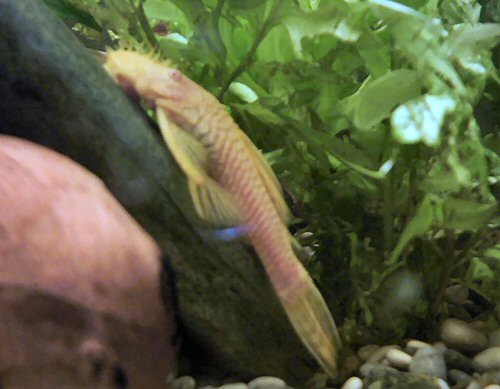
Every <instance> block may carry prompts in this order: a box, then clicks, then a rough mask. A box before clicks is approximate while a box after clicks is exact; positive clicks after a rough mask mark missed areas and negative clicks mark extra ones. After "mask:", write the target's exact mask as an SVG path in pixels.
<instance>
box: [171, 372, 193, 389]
mask: <svg viewBox="0 0 500 389" xmlns="http://www.w3.org/2000/svg"><path fill="white" fill-rule="evenodd" d="M195 387H196V381H195V379H194V378H193V377H190V376H188V375H186V376H182V377H178V378H176V379H175V380H174V381H173V382H172V389H194V388H195Z"/></svg>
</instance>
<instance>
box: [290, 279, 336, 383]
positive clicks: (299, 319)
mask: <svg viewBox="0 0 500 389" xmlns="http://www.w3.org/2000/svg"><path fill="white" fill-rule="evenodd" d="M308 281H309V282H308V284H309V285H308V287H306V288H304V289H303V290H302V291H301V292H300V293H299V294H298V295H295V296H294V298H293V299H287V300H292V301H288V302H284V304H283V307H284V308H285V311H286V313H287V315H288V318H289V320H290V322H291V323H292V326H293V328H294V329H295V331H296V332H297V334H298V336H299V338H300V339H301V341H302V342H303V343H304V345H305V346H306V347H307V349H308V350H309V352H310V353H311V354H312V355H313V356H314V358H315V359H316V361H317V362H318V363H319V365H320V366H321V367H322V368H323V369H324V370H325V372H326V373H328V374H329V375H330V376H335V375H336V373H337V353H338V350H339V349H340V347H341V346H342V343H341V340H340V337H339V334H338V331H337V327H336V325H335V322H334V321H333V318H332V315H331V313H330V311H329V310H328V307H327V306H326V303H325V301H324V299H323V297H322V296H321V294H320V293H319V291H318V289H317V288H316V286H315V285H314V283H313V281H312V280H311V279H310V278H309V277H308Z"/></svg>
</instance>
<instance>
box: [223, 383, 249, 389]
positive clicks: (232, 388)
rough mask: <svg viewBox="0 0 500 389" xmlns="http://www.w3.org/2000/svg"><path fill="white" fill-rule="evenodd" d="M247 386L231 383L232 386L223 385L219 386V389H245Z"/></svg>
mask: <svg viewBox="0 0 500 389" xmlns="http://www.w3.org/2000/svg"><path fill="white" fill-rule="evenodd" d="M247 388H248V386H247V384H245V383H243V382H233V383H232V384H225V385H222V386H219V389H247Z"/></svg>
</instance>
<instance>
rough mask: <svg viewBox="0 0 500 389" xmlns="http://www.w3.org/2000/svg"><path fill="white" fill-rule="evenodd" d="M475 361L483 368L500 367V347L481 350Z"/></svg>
mask: <svg viewBox="0 0 500 389" xmlns="http://www.w3.org/2000/svg"><path fill="white" fill-rule="evenodd" d="M473 361H474V363H475V364H476V366H477V367H479V368H480V369H483V370H493V369H500V347H490V348H488V349H486V350H484V351H482V352H480V353H479V354H477V355H476V356H475V357H474V359H473Z"/></svg>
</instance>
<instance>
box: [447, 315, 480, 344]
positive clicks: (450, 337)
mask: <svg viewBox="0 0 500 389" xmlns="http://www.w3.org/2000/svg"><path fill="white" fill-rule="evenodd" d="M441 339H442V340H443V342H444V343H446V345H447V346H448V347H450V348H453V349H455V350H458V351H480V350H483V349H484V348H485V347H486V345H487V339H486V336H485V335H483V334H482V333H481V332H479V331H478V330H476V329H474V328H472V327H471V326H470V325H469V324H468V323H466V322H464V321H462V320H458V319H451V318H450V319H446V320H445V321H444V322H443V325H442V327H441Z"/></svg>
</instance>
